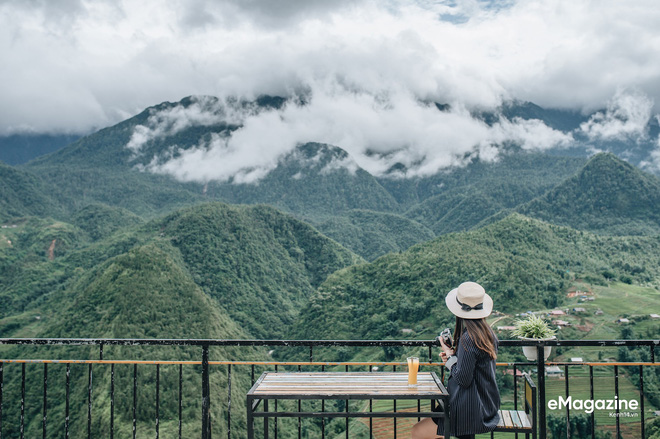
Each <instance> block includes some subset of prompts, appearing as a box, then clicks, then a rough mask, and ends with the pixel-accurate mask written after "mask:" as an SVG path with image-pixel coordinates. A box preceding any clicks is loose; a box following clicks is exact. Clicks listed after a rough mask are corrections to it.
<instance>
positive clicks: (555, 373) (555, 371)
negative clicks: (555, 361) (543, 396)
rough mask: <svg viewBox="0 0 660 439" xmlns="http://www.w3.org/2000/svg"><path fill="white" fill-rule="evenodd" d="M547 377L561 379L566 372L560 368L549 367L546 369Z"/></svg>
mask: <svg viewBox="0 0 660 439" xmlns="http://www.w3.org/2000/svg"><path fill="white" fill-rule="evenodd" d="M545 375H546V376H549V377H560V376H564V372H563V371H562V370H561V369H560V368H559V366H548V367H546V368H545Z"/></svg>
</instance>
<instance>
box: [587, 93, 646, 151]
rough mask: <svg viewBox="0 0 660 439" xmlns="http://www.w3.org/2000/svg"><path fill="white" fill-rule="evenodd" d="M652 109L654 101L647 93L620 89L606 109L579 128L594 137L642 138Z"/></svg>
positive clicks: (600, 138) (603, 138)
mask: <svg viewBox="0 0 660 439" xmlns="http://www.w3.org/2000/svg"><path fill="white" fill-rule="evenodd" d="M652 109H653V101H652V100H651V99H649V98H648V97H647V96H646V95H644V94H642V93H640V92H630V91H626V90H619V91H617V93H616V94H615V95H614V97H613V98H612V99H611V100H610V102H609V103H608V104H607V111H605V112H600V111H599V112H597V113H595V114H594V115H593V116H591V118H590V119H589V120H588V121H587V122H584V123H583V124H582V125H580V130H581V131H582V132H583V133H584V134H586V135H587V136H588V137H589V138H590V139H592V140H626V139H637V140H639V139H643V138H644V137H645V136H646V131H647V125H648V123H649V120H650V119H651V110H652Z"/></svg>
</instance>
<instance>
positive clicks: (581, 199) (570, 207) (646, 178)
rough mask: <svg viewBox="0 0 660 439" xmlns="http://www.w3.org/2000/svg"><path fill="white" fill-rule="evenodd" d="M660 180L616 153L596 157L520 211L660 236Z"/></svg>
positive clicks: (610, 231)
mask: <svg viewBox="0 0 660 439" xmlns="http://www.w3.org/2000/svg"><path fill="white" fill-rule="evenodd" d="M658 206H660V180H659V179H658V178H657V177H655V176H652V175H650V174H646V173H644V172H642V171H640V170H639V169H637V168H635V167H634V166H632V165H630V164H629V163H627V162H625V161H623V160H621V159H619V158H617V157H616V156H615V155H613V154H609V153H601V154H597V155H595V156H594V157H593V158H592V159H591V160H590V161H589V162H588V163H587V164H586V165H585V166H584V167H583V168H582V170H580V172H579V173H578V174H577V175H575V176H574V177H571V178H569V179H567V180H566V181H565V182H563V183H562V184H560V185H558V186H557V187H555V188H554V189H552V190H551V191H549V192H548V193H547V194H545V195H543V196H542V197H540V198H538V199H535V200H533V201H531V202H529V203H527V204H525V205H523V206H520V207H519V208H518V209H517V210H518V211H519V212H521V213H523V214H525V215H528V216H531V217H534V218H539V219H542V220H544V221H549V222H552V223H555V224H561V225H568V226H571V227H573V228H576V229H580V230H589V231H592V232H596V233H600V234H607V235H654V234H658V233H660V209H659V208H658Z"/></svg>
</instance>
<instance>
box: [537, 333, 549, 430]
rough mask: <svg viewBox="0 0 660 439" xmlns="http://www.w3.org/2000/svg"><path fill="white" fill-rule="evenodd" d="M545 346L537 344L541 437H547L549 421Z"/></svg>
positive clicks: (539, 426)
mask: <svg viewBox="0 0 660 439" xmlns="http://www.w3.org/2000/svg"><path fill="white" fill-rule="evenodd" d="M544 348H545V346H543V344H541V343H539V344H538V345H537V346H536V355H537V357H536V371H537V374H538V381H539V386H538V389H539V422H538V428H539V439H546V437H547V432H546V430H547V421H546V419H545V357H544V351H545V349H544Z"/></svg>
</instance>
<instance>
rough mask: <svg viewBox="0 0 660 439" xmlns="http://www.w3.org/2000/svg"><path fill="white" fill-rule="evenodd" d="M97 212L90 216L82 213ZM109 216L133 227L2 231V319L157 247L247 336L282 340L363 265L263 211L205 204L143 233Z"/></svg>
mask: <svg viewBox="0 0 660 439" xmlns="http://www.w3.org/2000/svg"><path fill="white" fill-rule="evenodd" d="M101 210H102V211H105V212H106V216H105V217H104V218H106V219H107V217H108V216H111V215H110V214H109V213H108V208H101ZM98 211H99V210H98V207H97V206H94V207H91V208H90V209H88V210H85V211H83V213H85V212H87V213H89V212H98ZM110 212H111V213H114V214H119V220H118V221H125V220H126V218H128V222H129V225H130V227H129V228H128V229H126V228H124V229H121V230H118V231H116V232H115V233H112V234H110V236H109V237H108V238H105V239H99V240H97V241H95V242H93V241H92V240H91V239H90V235H91V236H92V237H94V236H95V233H96V232H98V230H99V228H100V229H101V230H103V231H106V230H112V228H113V227H114V225H115V224H116V223H112V222H103V221H98V220H96V219H94V218H93V217H91V219H90V216H89V215H86V214H85V215H83V214H81V215H80V216H79V218H80V219H81V221H80V222H79V224H81V227H76V226H74V225H71V224H67V223H62V222H56V221H52V220H40V219H31V220H29V221H25V222H24V223H21V224H20V225H19V226H18V227H17V228H16V229H6V232H3V233H6V234H7V235H10V236H9V238H10V240H11V241H12V245H11V246H9V245H5V246H0V275H1V276H0V302H2V304H3V307H2V311H1V312H2V314H0V318H2V317H9V316H12V315H18V314H21V313H24V312H27V311H29V310H35V309H40V308H41V307H45V308H48V307H50V306H51V305H52V303H53V302H52V300H53V299H52V297H55V296H57V295H58V294H59V293H60V292H62V291H65V292H66V291H70V290H71V289H72V288H73V289H75V285H77V282H80V279H82V278H84V274H85V273H88V272H90V271H94V270H98V267H101V266H104V264H106V263H107V261H108V260H112V259H113V258H116V257H120V256H121V255H125V254H127V253H129V252H131V251H133V250H134V249H135V248H139V247H142V246H145V245H151V244H154V243H158V242H161V241H163V242H167V243H169V244H168V245H169V246H170V247H167V248H171V249H174V250H175V254H171V255H170V257H172V258H174V259H175V260H177V261H180V264H181V267H183V268H182V269H183V270H184V272H185V273H186V275H187V276H190V277H191V279H192V281H193V282H194V283H195V284H196V285H197V286H198V288H200V289H201V291H203V292H204V293H205V294H206V295H207V296H209V297H210V298H212V299H213V300H214V301H215V303H217V305H218V307H219V309H221V310H223V312H224V313H226V314H227V315H228V316H230V317H231V319H232V320H233V321H235V322H236V323H238V324H239V325H240V327H241V328H242V329H243V330H244V331H245V333H246V334H249V335H250V336H252V337H261V338H272V337H279V336H283V335H284V334H286V333H287V332H288V331H289V327H290V325H291V324H292V323H293V321H294V319H295V318H296V316H297V315H298V312H299V309H300V308H301V307H302V305H303V304H304V303H305V302H306V300H307V297H308V296H309V295H311V294H312V293H313V291H314V290H315V288H316V287H317V286H318V285H320V284H321V283H322V282H323V281H324V280H325V279H326V278H327V276H328V275H329V274H331V273H332V272H334V271H336V270H338V269H340V268H343V267H346V266H349V265H352V264H354V263H356V262H359V261H361V259H360V258H359V257H357V256H356V255H354V254H353V253H351V252H350V251H348V250H346V249H345V248H343V247H341V246H340V245H339V244H337V243H336V242H335V241H332V240H331V239H329V238H327V237H325V236H323V235H321V234H320V233H319V232H318V231H316V230H315V229H314V228H312V227H311V226H309V225H307V224H305V223H303V222H301V221H299V220H296V219H294V218H293V217H291V216H289V215H286V214H283V213H281V212H279V211H277V210H275V209H274V208H271V207H267V206H230V205H225V204H222V203H211V204H202V205H198V206H195V207H191V208H188V209H184V210H180V211H177V212H175V213H173V214H171V215H169V216H167V217H165V218H162V219H157V220H153V221H151V222H149V223H147V224H145V225H144V226H139V225H133V224H134V223H135V218H134V217H131V216H130V215H128V216H126V215H124V216H121V214H122V213H123V212H122V211H119V210H113V209H111V210H110ZM83 220H85V221H83ZM90 231H91V232H90ZM104 233H105V232H104ZM108 233H109V232H108ZM143 287H144V288H148V287H147V284H146V283H145V284H144V285H143ZM105 288H107V289H108V290H111V289H113V288H115V286H114V284H112V283H108V284H106V285H105ZM62 301H66V300H65V299H62ZM57 303H59V301H58V302H57ZM144 324H145V325H147V324H148V322H146V321H145V322H144ZM1 326H2V325H1V324H0V327H1Z"/></svg>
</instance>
